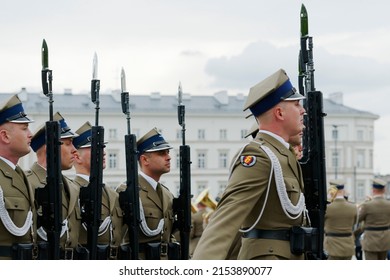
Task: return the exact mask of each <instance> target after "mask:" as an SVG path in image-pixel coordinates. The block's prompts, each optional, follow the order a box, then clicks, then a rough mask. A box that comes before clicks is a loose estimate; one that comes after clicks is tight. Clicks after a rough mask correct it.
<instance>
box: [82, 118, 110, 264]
mask: <svg viewBox="0 0 390 280" xmlns="http://www.w3.org/2000/svg"><path fill="white" fill-rule="evenodd" d="M103 150H104V128H103V127H102V126H93V127H92V141H91V173H90V176H89V183H88V186H86V187H82V188H81V189H80V207H81V209H82V212H81V213H82V221H83V222H85V223H86V225H87V248H88V251H89V257H90V259H91V260H96V259H98V254H97V245H98V232H99V227H100V224H101V209H102V190H103V187H104V184H103V153H104V152H103Z"/></svg>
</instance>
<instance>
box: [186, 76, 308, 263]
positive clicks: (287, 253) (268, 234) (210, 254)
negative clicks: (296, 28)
mask: <svg viewBox="0 0 390 280" xmlns="http://www.w3.org/2000/svg"><path fill="white" fill-rule="evenodd" d="M303 98H304V96H302V95H301V94H299V93H298V92H297V91H296V90H295V89H294V88H293V86H292V84H291V82H290V80H289V78H288V76H287V74H286V73H285V71H284V70H282V69H280V70H279V71H277V72H276V73H274V74H273V75H271V76H270V77H268V78H266V79H265V80H264V81H262V82H260V83H258V84H257V85H255V86H254V87H252V88H251V90H250V92H249V96H248V99H247V101H246V104H245V108H244V110H246V109H250V111H251V113H252V114H253V116H254V117H255V118H256V119H257V120H256V121H257V123H259V133H258V134H257V136H256V138H255V139H253V140H252V141H251V142H250V143H248V144H246V145H245V146H244V147H243V148H242V150H241V151H240V152H239V153H238V156H237V158H236V159H235V161H234V164H233V165H232V168H231V173H230V177H229V181H228V185H227V188H226V190H225V192H224V194H223V196H222V198H221V201H220V202H219V203H218V206H217V209H216V211H215V212H214V214H213V217H212V219H211V220H210V223H209V224H208V226H207V227H206V229H205V231H204V232H203V234H202V237H201V239H200V241H199V244H198V246H197V247H196V249H195V252H194V256H193V259H219V260H223V259H225V258H226V256H227V254H228V251H229V249H230V246H231V244H232V242H233V240H234V238H235V237H236V234H237V232H238V231H239V230H240V231H241V232H242V237H243V238H242V244H241V249H240V252H239V255H238V259H303V258H304V255H303V253H302V252H301V249H302V248H295V247H293V248H290V238H292V237H291V228H292V227H293V226H301V225H303V221H304V214H303V213H304V211H305V201H304V195H303V177H302V171H301V168H300V165H299V164H298V162H297V159H296V156H295V154H294V151H293V149H292V147H291V145H290V144H289V143H288V141H289V139H290V137H292V136H295V135H297V134H299V133H301V132H302V130H303V128H304V125H303V116H304V113H305V109H304V108H303V107H302V105H301V104H300V100H301V99H303Z"/></svg>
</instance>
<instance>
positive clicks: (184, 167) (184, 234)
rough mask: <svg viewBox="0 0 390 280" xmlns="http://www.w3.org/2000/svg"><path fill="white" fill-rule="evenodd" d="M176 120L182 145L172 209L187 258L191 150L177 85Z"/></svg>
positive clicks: (183, 253) (181, 245)
mask: <svg viewBox="0 0 390 280" xmlns="http://www.w3.org/2000/svg"><path fill="white" fill-rule="evenodd" d="M178 120H179V125H181V127H182V141H183V142H182V145H181V146H180V191H179V197H178V198H174V200H173V209H174V211H175V213H176V221H175V223H176V225H175V227H176V228H178V230H179V231H180V248H181V252H180V257H181V259H182V260H188V259H189V246H190V231H191V151H190V146H188V145H186V144H185V107H184V105H183V104H182V90H181V85H179V105H178Z"/></svg>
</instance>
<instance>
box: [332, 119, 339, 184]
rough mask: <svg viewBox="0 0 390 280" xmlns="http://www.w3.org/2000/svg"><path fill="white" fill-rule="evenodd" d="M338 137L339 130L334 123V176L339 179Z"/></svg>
mask: <svg viewBox="0 0 390 280" xmlns="http://www.w3.org/2000/svg"><path fill="white" fill-rule="evenodd" d="M337 138H338V130H337V125H335V124H334V125H333V139H334V147H335V148H334V157H335V162H334V163H335V164H334V178H335V179H337V168H338V165H339V158H338V153H337Z"/></svg>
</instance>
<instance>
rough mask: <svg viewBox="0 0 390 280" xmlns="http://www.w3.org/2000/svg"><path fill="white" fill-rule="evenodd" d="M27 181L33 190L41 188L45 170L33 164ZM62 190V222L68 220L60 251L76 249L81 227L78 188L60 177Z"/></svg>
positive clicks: (44, 183)
mask: <svg viewBox="0 0 390 280" xmlns="http://www.w3.org/2000/svg"><path fill="white" fill-rule="evenodd" d="M26 175H27V179H28V181H29V182H30V185H31V186H32V187H33V188H35V189H36V188H43V187H45V185H46V176H47V175H46V170H45V169H44V168H43V167H42V166H40V165H39V164H38V163H36V162H35V163H34V164H33V165H32V167H31V169H30V170H27V171H26ZM62 183H63V186H64V189H63V191H62V220H65V219H67V220H68V230H67V232H65V233H64V234H63V236H62V237H61V239H60V245H61V248H62V249H65V248H76V247H77V246H78V245H79V242H78V239H79V232H80V226H81V211H80V207H79V203H78V201H79V200H78V199H79V192H80V191H79V187H77V186H76V185H75V184H74V183H73V182H72V181H71V180H70V179H69V178H67V177H65V176H63V175H62ZM38 227H39V225H38Z"/></svg>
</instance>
